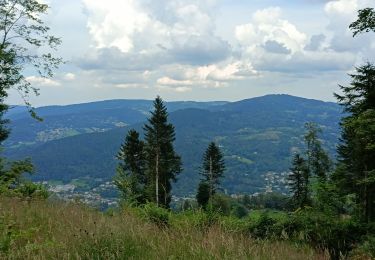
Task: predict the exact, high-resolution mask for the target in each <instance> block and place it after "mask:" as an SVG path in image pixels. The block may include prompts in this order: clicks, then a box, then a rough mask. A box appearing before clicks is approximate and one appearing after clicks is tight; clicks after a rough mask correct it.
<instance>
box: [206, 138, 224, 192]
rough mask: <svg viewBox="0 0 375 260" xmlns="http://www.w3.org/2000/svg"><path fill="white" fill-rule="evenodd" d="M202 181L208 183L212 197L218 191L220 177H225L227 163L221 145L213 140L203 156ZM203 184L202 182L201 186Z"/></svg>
mask: <svg viewBox="0 0 375 260" xmlns="http://www.w3.org/2000/svg"><path fill="white" fill-rule="evenodd" d="M202 166H203V167H202V175H203V177H204V178H203V180H202V182H204V183H207V185H208V198H209V199H211V198H212V197H213V195H214V194H215V193H216V190H217V188H218V185H219V184H220V178H222V177H223V174H224V171H225V163H224V158H223V154H222V153H221V151H220V149H219V147H218V146H217V145H216V144H215V143H214V142H211V143H210V144H209V145H208V148H207V150H206V152H205V154H204V156H203V165H202ZM201 185H203V184H202V183H201V184H200V186H201Z"/></svg>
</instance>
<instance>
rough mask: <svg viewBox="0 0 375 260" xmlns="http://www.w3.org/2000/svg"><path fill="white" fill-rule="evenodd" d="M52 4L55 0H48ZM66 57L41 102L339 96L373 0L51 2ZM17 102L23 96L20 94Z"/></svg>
mask: <svg viewBox="0 0 375 260" xmlns="http://www.w3.org/2000/svg"><path fill="white" fill-rule="evenodd" d="M45 1H47V0H45ZM47 2H48V3H49V4H50V6H51V9H50V11H49V15H48V16H47V17H46V18H45V20H46V22H47V24H48V25H50V27H51V28H52V32H53V34H55V35H56V36H59V37H61V38H62V40H63V44H62V45H61V47H60V49H59V51H58V55H60V56H62V57H63V58H64V59H65V60H66V61H67V63H66V64H65V65H64V66H62V67H61V68H60V69H59V70H58V71H57V73H56V76H55V77H54V78H53V79H49V80H46V79H42V78H39V77H37V76H36V75H33V74H32V73H30V74H28V75H27V76H28V79H29V81H30V82H31V83H32V84H33V85H34V86H36V87H38V88H40V93H41V95H40V96H39V97H37V98H33V99H32V101H33V104H35V105H37V106H40V105H50V104H71V103H82V102H87V101H94V100H104V99H114V98H116V99H118V98H119V99H152V98H154V97H155V96H156V95H158V94H159V95H161V96H162V97H163V98H164V99H166V100H240V99H245V98H250V97H254V96H260V95H265V94H272V93H287V94H292V95H296V96H302V97H308V98H314V99H322V100H328V101H333V100H334V99H333V95H332V93H333V92H334V91H338V87H337V85H338V84H346V83H347V82H348V76H347V73H349V72H350V71H352V70H353V66H355V65H359V64H361V63H363V62H365V61H375V51H374V49H375V34H374V33H368V34H364V35H361V36H359V37H356V38H353V37H352V34H351V32H350V31H349V30H348V25H349V24H350V23H351V22H352V21H354V20H355V19H356V13H357V10H358V9H360V8H364V7H374V5H375V1H374V0H335V1H327V0H326V1H325V0H246V1H245V0H173V1H172V0H106V1H103V0H64V1H61V0H48V1H47ZM9 103H13V104H14V103H20V100H19V97H18V96H17V95H16V94H14V93H13V94H12V95H11V96H10V98H9Z"/></svg>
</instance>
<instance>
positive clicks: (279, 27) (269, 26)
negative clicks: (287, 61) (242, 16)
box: [235, 7, 307, 53]
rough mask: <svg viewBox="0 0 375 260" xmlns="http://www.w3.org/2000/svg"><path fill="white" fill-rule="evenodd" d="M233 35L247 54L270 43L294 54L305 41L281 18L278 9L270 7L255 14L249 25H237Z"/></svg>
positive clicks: (294, 28)
mask: <svg viewBox="0 0 375 260" xmlns="http://www.w3.org/2000/svg"><path fill="white" fill-rule="evenodd" d="M235 35H236V38H237V40H238V42H239V43H240V44H241V46H242V47H243V48H246V49H247V50H248V52H251V51H252V50H254V49H255V48H256V47H257V46H265V45H266V44H267V42H270V43H271V44H273V45H275V43H276V44H278V45H280V46H283V47H284V48H285V49H288V50H290V52H291V53H294V52H297V51H300V50H302V49H303V48H304V46H305V45H306V40H307V36H306V35H305V34H304V33H303V32H300V31H299V30H298V29H297V28H296V26H295V25H293V24H292V23H290V22H289V21H288V20H285V19H283V18H282V11H281V8H279V7H270V8H266V9H264V10H259V11H257V12H255V14H254V15H253V18H252V21H251V23H248V24H243V25H238V26H237V27H236V28H235ZM288 52H289V51H288Z"/></svg>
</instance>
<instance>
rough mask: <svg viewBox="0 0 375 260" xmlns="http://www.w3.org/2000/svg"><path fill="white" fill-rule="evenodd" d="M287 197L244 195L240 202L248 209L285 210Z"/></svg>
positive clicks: (266, 194)
mask: <svg viewBox="0 0 375 260" xmlns="http://www.w3.org/2000/svg"><path fill="white" fill-rule="evenodd" d="M288 201H289V197H288V196H286V195H283V194H280V193H276V192H272V193H261V194H258V195H257V196H251V197H250V196H248V195H245V196H244V197H243V198H242V199H241V200H240V203H242V204H243V205H244V206H245V207H246V208H248V209H274V210H287V209H288V208H289V207H288Z"/></svg>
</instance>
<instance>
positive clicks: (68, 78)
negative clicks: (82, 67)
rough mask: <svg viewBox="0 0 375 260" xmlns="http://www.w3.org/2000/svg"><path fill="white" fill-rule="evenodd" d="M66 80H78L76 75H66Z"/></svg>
mask: <svg viewBox="0 0 375 260" xmlns="http://www.w3.org/2000/svg"><path fill="white" fill-rule="evenodd" d="M64 79H65V80H68V81H72V80H75V79H76V75H75V74H74V73H70V72H69V73H66V74H65V75H64Z"/></svg>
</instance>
